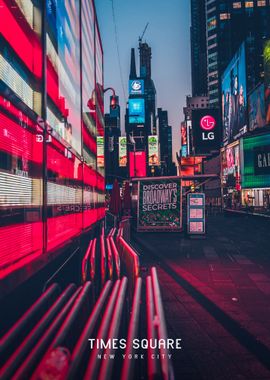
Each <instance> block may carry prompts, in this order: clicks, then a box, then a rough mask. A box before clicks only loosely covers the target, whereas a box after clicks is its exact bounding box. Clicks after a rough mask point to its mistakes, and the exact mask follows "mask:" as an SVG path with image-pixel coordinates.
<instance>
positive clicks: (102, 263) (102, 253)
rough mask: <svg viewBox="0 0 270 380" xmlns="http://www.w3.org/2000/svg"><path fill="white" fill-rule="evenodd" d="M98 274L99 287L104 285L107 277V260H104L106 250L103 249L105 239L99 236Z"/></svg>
mask: <svg viewBox="0 0 270 380" xmlns="http://www.w3.org/2000/svg"><path fill="white" fill-rule="evenodd" d="M100 274H101V287H103V285H104V284H105V281H106V275H107V260H106V249H105V237H104V235H101V236H100Z"/></svg>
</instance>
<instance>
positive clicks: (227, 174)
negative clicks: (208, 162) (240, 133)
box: [221, 144, 240, 190]
mask: <svg viewBox="0 0 270 380" xmlns="http://www.w3.org/2000/svg"><path fill="white" fill-rule="evenodd" d="M221 164H222V182H223V183H224V184H225V185H226V186H227V187H233V188H236V190H240V147H239V144H233V145H232V144H231V145H227V146H226V148H224V149H223V150H222V152H221Z"/></svg>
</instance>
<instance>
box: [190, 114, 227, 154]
mask: <svg viewBox="0 0 270 380" xmlns="http://www.w3.org/2000/svg"><path fill="white" fill-rule="evenodd" d="M220 130H221V126H220V120H219V111H218V110H217V109H198V110H192V131H193V145H194V149H195V154H203V155H207V154H210V153H211V152H212V151H217V150H219V148H220Z"/></svg>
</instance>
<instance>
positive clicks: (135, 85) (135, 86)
mask: <svg viewBox="0 0 270 380" xmlns="http://www.w3.org/2000/svg"><path fill="white" fill-rule="evenodd" d="M128 92H129V94H130V95H143V94H144V80H143V79H134V80H129V82H128Z"/></svg>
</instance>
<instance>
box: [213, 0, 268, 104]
mask: <svg viewBox="0 0 270 380" xmlns="http://www.w3.org/2000/svg"><path fill="white" fill-rule="evenodd" d="M269 23H270V5H269V1H266V0H263V1H231V0H206V38H207V41H206V42H207V69H208V74H207V75H208V95H209V105H210V106H211V107H216V106H219V105H220V95H221V94H220V91H219V90H220V82H221V76H222V74H223V72H224V69H225V68H226V66H227V65H228V63H229V62H230V60H231V58H232V57H233V55H234V53H235V52H236V50H237V49H238V48H239V46H240V44H241V43H242V42H243V41H245V42H246V57H247V79H248V81H247V90H248V91H250V90H251V89H252V88H253V87H254V86H255V85H256V84H257V83H258V82H259V81H260V78H261V77H262V76H263V59H262V49H263V44H264V40H265V39H266V38H269V36H270V29H269Z"/></svg>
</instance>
